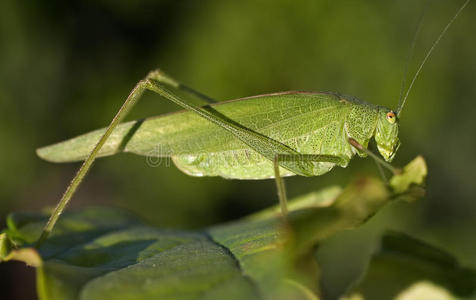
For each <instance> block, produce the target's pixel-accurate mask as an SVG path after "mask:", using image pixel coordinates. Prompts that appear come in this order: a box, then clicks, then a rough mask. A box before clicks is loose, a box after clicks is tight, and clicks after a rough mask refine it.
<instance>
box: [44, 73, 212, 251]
mask: <svg viewBox="0 0 476 300" xmlns="http://www.w3.org/2000/svg"><path fill="white" fill-rule="evenodd" d="M151 78H152V79H154V80H157V81H160V82H163V83H164V84H167V85H169V86H172V87H175V88H182V89H183V87H184V86H183V85H181V84H180V83H178V82H177V81H175V80H173V79H172V78H170V77H169V76H167V75H165V74H164V73H163V72H160V71H155V72H151V73H149V74H148V75H147V77H146V78H145V79H144V80H141V81H139V82H138V83H137V84H136V86H135V87H134V88H133V89H132V91H131V92H130V94H129V96H128V97H127V99H126V100H125V101H124V103H123V104H122V106H121V108H120V109H119V111H118V112H117V113H116V115H115V116H114V118H113V119H112V121H111V123H110V124H109V126H108V127H107V129H106V131H105V132H104V134H103V136H102V137H101V138H100V139H99V141H98V143H97V144H96V146H95V147H94V148H93V150H92V151H91V153H90V154H89V155H88V157H87V158H86V160H85V161H84V162H83V164H82V165H81V167H80V168H79V170H78V172H77V173H76V175H75V176H74V178H73V180H72V181H71V183H70V184H69V186H68V187H67V189H66V191H65V192H64V194H63V196H62V197H61V200H60V201H59V202H58V204H57V206H56V207H55V209H54V211H53V213H52V215H51V216H50V218H49V219H48V222H47V223H46V225H45V227H44V228H43V231H42V233H41V236H40V238H39V239H38V241H37V243H36V246H37V247H39V246H40V245H41V244H42V243H43V241H45V240H46V238H47V237H48V235H49V234H50V232H51V231H52V230H53V228H54V226H55V224H56V222H57V221H58V218H59V216H60V215H61V213H62V212H63V210H64V209H65V208H66V206H67V204H68V203H69V201H70V200H71V198H72V197H73V195H74V193H75V192H76V189H77V188H78V186H79V184H80V183H81V182H82V180H83V178H84V177H85V176H86V174H87V172H88V171H89V169H90V168H91V166H92V164H93V162H94V160H95V159H96V157H97V154H98V153H99V150H101V148H102V146H103V145H104V143H105V142H106V140H107V139H108V138H109V136H110V135H111V133H112V132H113V130H114V128H116V126H117V125H118V124H119V123H120V122H121V121H122V120H123V119H124V117H125V116H126V115H127V114H128V113H129V111H130V110H131V109H132V108H133V107H134V105H135V104H136V102H137V101H138V100H139V98H140V97H141V96H142V94H143V93H144V91H145V90H146V89H147V88H148V86H149V81H150V79H151ZM190 91H193V90H191V89H189V92H190ZM194 93H198V92H194ZM205 97H206V96H205Z"/></svg>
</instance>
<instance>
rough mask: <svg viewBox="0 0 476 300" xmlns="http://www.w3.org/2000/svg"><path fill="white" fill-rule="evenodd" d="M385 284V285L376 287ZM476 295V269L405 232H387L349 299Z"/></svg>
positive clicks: (447, 297)
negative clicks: (363, 276)
mask: <svg viewBox="0 0 476 300" xmlns="http://www.w3.org/2000/svg"><path fill="white" fill-rule="evenodd" d="M376 287H385V288H376ZM471 296H473V297H476V270H474V269H469V268H465V267H462V266H460V265H459V264H458V262H457V260H456V259H455V258H454V257H453V256H452V255H451V254H449V253H447V252H445V251H443V250H441V249H438V248H436V247H433V246H431V245H428V244H426V243H424V242H422V241H419V240H417V239H415V238H412V237H410V236H408V235H406V234H402V233H396V232H387V233H386V234H385V235H384V236H383V238H382V246H381V249H380V251H379V252H377V253H376V254H375V255H374V256H373V258H372V260H371V262H370V265H369V267H368V270H367V273H366V275H365V278H364V279H363V280H362V281H361V282H360V283H359V284H358V285H357V286H356V287H355V288H354V289H353V291H352V293H351V294H350V296H348V297H346V298H342V299H341V300H344V299H347V300H350V299H362V300H363V299H365V300H372V299H397V300H413V299H415V300H416V299H463V298H464V299H467V297H471Z"/></svg>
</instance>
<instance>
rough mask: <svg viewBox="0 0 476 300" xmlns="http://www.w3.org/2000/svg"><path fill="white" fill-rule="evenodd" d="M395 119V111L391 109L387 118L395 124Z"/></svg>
mask: <svg viewBox="0 0 476 300" xmlns="http://www.w3.org/2000/svg"><path fill="white" fill-rule="evenodd" d="M395 119H396V117H395V113H394V112H393V111H389V112H388V113H387V120H388V121H389V122H390V123H392V124H393V123H395Z"/></svg>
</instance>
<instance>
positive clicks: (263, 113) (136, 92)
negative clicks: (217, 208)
mask: <svg viewBox="0 0 476 300" xmlns="http://www.w3.org/2000/svg"><path fill="white" fill-rule="evenodd" d="M469 1H470V0H466V2H464V4H463V5H462V6H461V7H460V9H459V10H458V11H457V12H456V14H455V15H454V16H453V18H452V19H451V20H450V22H449V23H448V24H447V25H446V27H445V28H444V29H443V31H442V32H441V34H440V35H439V37H438V38H437V39H436V40H435V42H434V43H433V45H432V47H431V48H430V49H429V51H428V52H427V54H426V56H425V58H424V59H423V61H422V62H421V64H420V66H419V68H418V70H417V72H416V73H415V75H414V77H413V80H412V81H411V83H410V85H409V87H408V89H407V92H406V94H405V96H404V97H403V98H402V101H400V103H399V105H398V108H397V109H396V110H392V109H389V108H386V107H383V106H378V105H374V104H371V103H367V102H365V101H362V100H359V99H357V98H354V97H351V96H345V95H340V94H337V93H312V92H298V91H288V92H281V93H273V94H265V95H258V96H252V97H247V98H240V99H235V100H230V101H223V102H217V103H214V101H213V100H212V99H211V98H209V97H207V96H205V95H203V94H201V93H199V92H197V91H196V90H194V89H192V88H190V87H188V86H186V85H184V84H182V83H180V82H179V81H177V80H175V79H173V78H172V77H170V76H168V75H167V74H165V73H164V72H162V71H160V70H156V71H152V72H150V73H149V74H148V75H147V76H146V77H145V78H144V79H143V80H141V81H139V82H138V83H137V84H136V86H135V87H134V88H133V90H132V91H131V92H130V94H129V96H128V97H127V99H126V100H125V102H124V104H123V105H122V107H121V108H120V109H119V111H118V112H117V114H116V115H115V117H114V118H113V119H112V121H111V123H110V124H109V126H108V127H107V128H105V129H100V130H96V131H93V132H91V133H87V134H85V135H81V136H78V137H76V138H73V139H70V140H67V141H64V142H61V143H58V144H54V145H51V146H47V147H43V148H40V149H38V150H37V153H38V155H39V156H40V157H41V158H43V159H46V160H49V161H53V162H69V161H81V160H84V162H83V164H82V166H81V168H80V169H79V171H78V172H77V174H76V176H75V177H74V178H73V180H72V181H71V183H70V185H69V186H68V188H67V189H66V191H65V193H64V195H63V197H62V199H61V200H60V202H59V203H58V205H57V207H56V208H55V210H54V212H53V214H52V215H51V217H50V219H49V220H48V223H47V224H46V226H45V228H44V230H43V232H42V235H41V237H40V239H39V241H38V245H39V244H41V242H42V241H44V240H45V239H46V238H47V236H48V234H49V233H50V232H51V231H52V230H53V227H54V225H55V223H56V221H57V220H58V218H59V216H60V214H61V213H62V211H63V210H64V209H65V207H66V205H67V204H68V202H69V201H70V199H71V197H72V196H73V194H74V193H75V191H76V189H77V187H78V186H79V184H80V183H81V181H82V179H83V178H84V176H85V175H86V173H87V172H88V170H89V169H90V167H91V166H92V164H93V162H94V161H95V159H96V158H97V157H101V156H108V155H113V154H115V153H118V152H131V153H135V154H139V155H146V156H155V157H168V158H171V159H172V161H173V162H174V164H175V165H176V166H177V167H178V168H179V169H180V170H181V171H183V172H185V173H186V174H188V175H191V176H221V177H224V178H231V179H267V178H274V179H275V180H276V186H277V190H278V197H279V202H280V207H281V212H282V215H286V213H287V204H286V203H287V198H286V191H285V186H284V181H283V177H285V176H293V175H300V176H320V175H323V174H325V173H327V172H329V171H330V170H332V169H333V168H334V167H335V166H339V167H343V168H345V167H347V165H348V164H349V162H350V160H351V159H352V158H353V156H355V155H356V154H357V155H358V156H361V157H366V156H371V157H372V158H373V159H375V161H376V162H377V163H378V165H380V166H383V167H385V168H387V169H389V170H390V171H392V172H393V173H397V172H398V169H395V168H394V167H392V166H391V165H390V164H389V163H390V162H391V161H392V160H393V158H394V156H395V154H396V152H397V150H398V148H399V146H400V140H399V138H398V132H399V118H400V115H401V112H402V108H403V107H404V104H405V101H406V99H407V97H408V95H409V92H410V90H411V88H412V86H413V84H414V82H415V80H416V78H417V77H418V75H419V74H420V71H421V70H422V68H423V66H424V64H425V62H426V61H427V59H428V57H429V56H430V54H431V53H432V52H433V50H434V49H435V47H436V45H437V44H438V43H439V41H440V40H441V38H442V37H443V35H444V34H445V33H446V31H447V30H448V28H449V27H450V25H451V24H452V23H453V21H454V20H455V19H456V18H457V16H458V15H459V13H460V12H461V11H462V10H463V9H464V7H465V6H466V5H467V4H468V3H469ZM146 90H149V91H152V92H155V93H157V94H158V95H160V96H162V98H164V99H167V100H169V101H172V102H174V103H175V104H177V105H179V106H180V107H182V108H184V110H183V111H179V112H176V113H172V114H166V115H162V116H158V117H153V118H148V119H145V120H139V121H132V122H127V123H122V124H121V121H122V120H123V119H124V117H125V116H126V115H127V113H128V112H129V111H130V110H131V109H132V107H133V106H134V105H135V104H136V103H137V102H138V100H139V99H140V97H141V96H142V94H143V93H144V92H145V91H146ZM197 100H198V101H199V103H197ZM139 136H140V137H142V138H141V139H138V138H137V137H139ZM143 137H147V139H146V140H147V142H144V138H143ZM372 138H373V139H374V140H375V143H376V146H377V149H378V152H379V153H380V155H381V156H382V158H383V159H382V158H380V157H378V156H377V155H376V154H374V153H373V152H371V151H369V150H368V149H367V147H368V145H369V142H370V140H371V139H372ZM139 140H140V141H139Z"/></svg>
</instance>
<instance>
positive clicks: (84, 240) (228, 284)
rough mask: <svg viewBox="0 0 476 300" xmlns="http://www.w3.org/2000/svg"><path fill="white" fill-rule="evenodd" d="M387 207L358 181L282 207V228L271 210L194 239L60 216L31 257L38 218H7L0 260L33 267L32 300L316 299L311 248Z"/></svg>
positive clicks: (98, 218) (385, 197)
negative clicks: (34, 285) (34, 295)
mask: <svg viewBox="0 0 476 300" xmlns="http://www.w3.org/2000/svg"><path fill="white" fill-rule="evenodd" d="M393 199H395V195H394V194H392V193H391V192H389V191H388V190H387V188H386V186H385V185H384V184H383V183H382V182H381V181H380V180H377V179H374V178H368V177H363V178H360V179H358V180H356V181H354V182H353V183H351V184H349V185H348V186H347V187H346V188H340V187H331V188H327V189H324V190H323V191H320V192H314V193H310V194H308V195H305V196H302V197H299V198H297V199H295V200H293V201H291V203H290V207H291V208H293V209H292V210H291V211H290V213H289V215H288V217H287V218H286V219H283V218H282V217H281V216H280V215H279V213H278V211H277V210H276V209H275V208H272V209H270V210H266V211H263V212H261V213H257V214H254V215H252V216H250V217H248V218H245V219H242V220H238V221H235V222H232V223H228V224H222V225H218V226H213V227H210V228H205V229H203V230H200V231H182V230H171V229H159V228H154V227H151V226H147V225H144V224H143V223H141V222H140V221H138V220H137V219H136V218H135V217H133V216H131V215H130V214H128V213H125V212H123V211H120V210H115V209H110V208H86V209H83V210H81V211H77V212H68V213H66V214H64V216H62V218H61V219H60V221H59V222H58V224H57V226H56V227H55V230H54V231H53V234H52V235H51V236H50V238H49V239H48V240H47V241H46V242H45V243H44V244H43V245H42V246H41V248H40V249H39V250H38V252H37V251H36V250H34V249H33V248H30V247H31V245H32V244H33V243H34V242H35V241H36V239H37V238H38V236H39V234H40V232H41V229H42V227H43V225H44V223H45V221H46V215H45V214H24V213H20V214H11V215H10V216H9V218H8V220H7V224H8V228H7V229H6V230H4V233H3V234H2V235H0V250H1V251H0V253H1V254H2V256H0V259H2V260H10V259H17V260H22V261H25V262H27V263H30V264H32V263H33V264H34V265H35V266H36V267H37V268H38V269H37V270H38V271H37V286H38V293H39V297H40V299H107V298H114V299H151V298H153V299H197V298H204V299H223V298H224V297H226V298H227V299H318V295H319V287H318V286H317V282H318V281H319V268H318V266H317V263H316V261H315V259H314V258H313V255H312V253H313V250H314V249H315V246H316V245H317V244H319V243H320V242H322V241H323V240H325V239H326V238H328V237H330V236H332V235H334V234H336V233H338V232H339V231H342V230H346V229H352V228H356V227H358V226H359V225H361V224H363V223H364V222H365V221H366V220H368V219H369V218H370V217H371V216H372V215H374V214H375V213H376V212H377V211H378V210H379V209H381V208H382V207H383V206H385V205H386V204H387V203H389V202H391V201H392V200H393ZM35 253H37V254H38V253H39V256H38V255H36V256H35V255H34V254H35ZM20 254H21V255H20ZM35 258H36V260H35Z"/></svg>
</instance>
